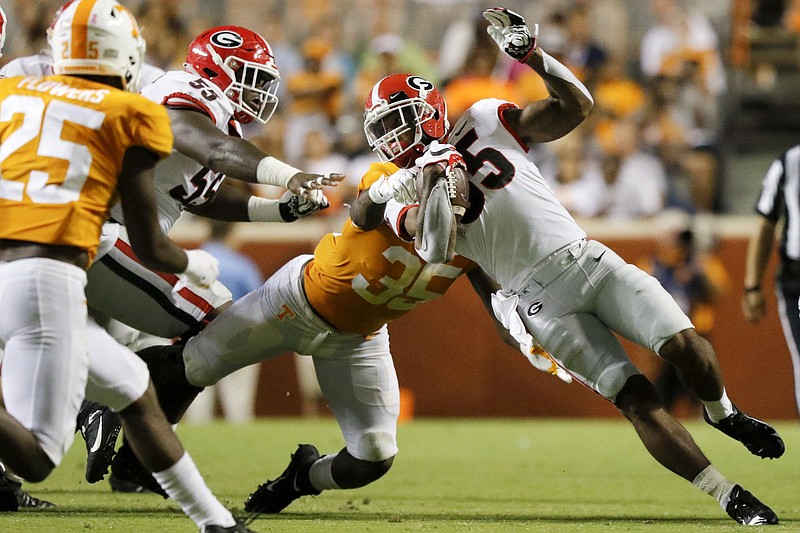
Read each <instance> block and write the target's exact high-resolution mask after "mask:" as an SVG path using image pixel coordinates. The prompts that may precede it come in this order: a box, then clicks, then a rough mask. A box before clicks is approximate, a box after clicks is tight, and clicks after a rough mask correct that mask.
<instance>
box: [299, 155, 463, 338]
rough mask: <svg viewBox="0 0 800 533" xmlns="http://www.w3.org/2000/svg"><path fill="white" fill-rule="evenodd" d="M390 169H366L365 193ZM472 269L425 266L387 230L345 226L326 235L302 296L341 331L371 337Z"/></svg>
mask: <svg viewBox="0 0 800 533" xmlns="http://www.w3.org/2000/svg"><path fill="white" fill-rule="evenodd" d="M396 171H397V167H396V166H395V165H393V164H391V163H376V164H373V165H372V166H371V167H370V170H369V171H368V172H367V173H366V174H365V176H364V178H362V180H361V184H360V185H359V191H363V190H365V189H367V188H369V186H370V185H371V184H372V183H373V182H375V180H377V179H378V178H379V177H381V176H382V175H385V174H391V173H393V172H396ZM474 268H476V265H475V264H474V263H473V262H472V261H470V260H468V259H466V258H464V257H461V256H456V257H455V258H454V259H453V261H451V262H450V263H445V264H441V265H440V264H428V263H426V262H425V261H424V260H423V259H422V258H420V257H419V255H417V252H416V251H415V249H414V243H413V242H407V241H404V240H402V239H400V238H399V237H398V236H397V235H396V234H395V233H394V231H393V230H392V229H391V228H390V227H389V226H388V225H382V226H380V227H379V228H377V229H374V230H370V231H363V230H361V229H359V228H358V227H356V226H355V225H354V224H353V223H352V221H351V220H349V219H348V220H347V221H346V222H345V224H344V228H343V230H342V233H341V234H335V233H329V234H327V235H325V237H323V238H322V240H321V241H320V243H319V244H318V245H317V248H316V249H315V250H314V259H313V260H312V261H311V262H310V263H309V264H308V266H307V267H306V269H305V280H304V281H305V292H306V297H307V298H308V301H309V303H310V304H311V306H312V307H313V308H314V309H315V310H316V311H317V312H318V313H319V314H320V315H321V316H322V318H324V319H325V320H326V321H327V322H328V323H329V324H331V325H332V326H334V327H336V328H337V329H339V330H341V331H345V332H348V333H358V334H361V335H369V334H370V333H374V332H375V331H377V330H378V329H380V328H381V327H382V326H383V325H384V324H386V323H388V322H390V321H392V320H394V319H396V318H399V317H401V316H403V315H404V314H406V313H407V312H408V311H410V310H411V309H413V308H414V307H416V306H417V305H419V304H421V303H423V302H427V301H428V300H432V299H434V298H437V297H439V296H441V295H442V294H444V293H445V291H446V290H447V289H448V288H449V287H450V285H452V284H453V282H454V281H455V280H456V278H458V276H460V275H461V274H463V273H464V272H467V271H469V270H473V269H474Z"/></svg>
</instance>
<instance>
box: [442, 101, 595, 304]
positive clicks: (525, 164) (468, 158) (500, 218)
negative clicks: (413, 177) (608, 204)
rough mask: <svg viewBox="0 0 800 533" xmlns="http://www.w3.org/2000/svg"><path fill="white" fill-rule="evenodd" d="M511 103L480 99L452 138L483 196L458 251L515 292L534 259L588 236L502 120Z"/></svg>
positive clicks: (460, 238)
mask: <svg viewBox="0 0 800 533" xmlns="http://www.w3.org/2000/svg"><path fill="white" fill-rule="evenodd" d="M508 107H516V105H515V104H512V103H510V102H507V101H504V100H498V99H485V100H480V101H478V102H476V103H475V104H473V105H472V107H470V108H469V109H468V110H467V111H466V112H465V113H464V114H463V115H462V116H461V118H460V119H459V121H458V122H457V123H456V125H455V127H454V128H453V130H452V133H451V134H450V137H449V138H448V142H449V143H450V144H453V145H455V147H456V148H457V149H458V151H459V152H460V153H461V155H462V156H463V157H464V161H465V162H466V164H467V169H468V172H469V175H470V182H471V183H472V184H473V185H475V186H476V187H477V189H478V190H479V191H480V193H483V196H484V200H485V204H484V206H483V210H482V211H481V214H480V215H479V216H478V219H477V220H476V221H475V222H472V223H471V224H467V225H462V226H460V228H459V234H458V239H457V241H456V253H458V254H459V255H463V256H465V257H468V258H469V259H472V260H473V261H475V262H476V263H478V265H480V267H481V268H482V269H483V270H484V272H486V273H487V274H488V275H489V276H491V277H492V278H493V279H494V280H495V281H497V282H498V283H499V284H500V286H501V287H502V288H503V289H505V290H507V291H513V292H517V291H520V290H522V288H523V287H525V285H526V282H527V281H528V279H529V278H530V276H531V271H532V270H533V267H534V265H536V263H538V262H539V261H541V260H542V259H544V258H546V257H547V256H549V255H550V254H552V253H553V252H555V251H557V250H560V249H561V248H563V247H565V246H566V245H568V244H569V243H571V242H574V241H576V240H579V239H583V238H585V237H586V232H584V231H583V229H581V228H580V226H578V224H577V223H576V222H575V220H574V219H573V218H572V216H571V215H570V214H569V213H568V212H567V210H566V209H565V208H564V207H563V206H562V205H561V203H560V202H559V201H558V199H557V198H556V195H555V194H554V193H553V191H552V190H551V189H550V186H549V185H548V184H547V181H546V180H545V179H544V178H543V177H542V175H541V173H540V172H539V169H538V167H537V166H536V165H535V164H534V163H533V161H531V160H530V159H529V158H528V157H527V155H526V154H527V153H528V146H527V145H526V144H525V142H524V141H522V140H521V139H519V138H517V137H516V136H515V135H514V134H513V133H512V131H511V130H510V129H509V128H507V127H506V125H505V124H504V123H503V119H502V112H503V110H504V109H506V108H508ZM473 190H474V189H473ZM471 194H474V193H471Z"/></svg>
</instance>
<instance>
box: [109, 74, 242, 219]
mask: <svg viewBox="0 0 800 533" xmlns="http://www.w3.org/2000/svg"><path fill="white" fill-rule="evenodd" d="M141 93H142V95H143V96H145V97H146V98H149V99H150V100H152V101H154V102H157V103H159V104H162V105H165V106H167V107H169V108H185V109H193V110H195V111H198V112H200V113H203V114H204V115H206V116H208V117H209V118H210V119H211V120H212V121H214V124H216V126H217V128H218V129H220V130H221V131H223V132H225V133H226V134H227V135H234V136H237V137H241V136H242V130H241V126H240V125H239V123H238V122H237V121H236V120H234V119H233V112H234V109H233V106H232V105H231V103H230V101H229V100H228V98H227V97H226V96H225V94H223V92H222V91H221V90H220V89H219V87H217V86H216V85H214V84H213V83H210V82H209V81H207V80H204V79H202V78H200V77H198V76H197V75H196V74H190V73H188V72H183V71H170V72H167V73H166V74H164V75H163V76H161V77H160V78H159V79H157V80H156V81H155V82H154V83H152V84H150V85H148V86H146V87H145V88H144V89H142V91H141ZM224 178H225V176H224V175H223V174H221V173H218V172H214V171H213V170H210V169H207V168H204V167H203V166H202V165H201V164H200V163H198V162H196V161H195V160H194V159H192V158H190V157H187V156H185V155H183V154H181V153H179V152H178V151H176V150H174V149H173V151H172V155H170V156H169V157H167V158H166V159H164V160H162V161H160V162H159V163H158V164H157V165H156V168H155V189H156V200H157V202H158V217H159V223H160V225H161V229H162V231H164V233H168V232H169V230H170V229H171V228H172V226H173V225H174V224H175V221H177V220H178V218H179V217H180V216H181V213H182V212H183V210H184V208H185V207H186V206H188V205H202V204H204V203H205V202H207V201H208V200H210V199H211V198H212V197H213V196H214V194H215V193H216V192H217V190H218V189H219V187H220V185H222V181H223V179H224ZM111 217H112V218H113V219H114V220H116V221H117V222H120V223H123V224H124V223H125V220H124V217H123V214H122V206H120V205H119V204H117V205H116V206H114V207H113V208H112V209H111Z"/></svg>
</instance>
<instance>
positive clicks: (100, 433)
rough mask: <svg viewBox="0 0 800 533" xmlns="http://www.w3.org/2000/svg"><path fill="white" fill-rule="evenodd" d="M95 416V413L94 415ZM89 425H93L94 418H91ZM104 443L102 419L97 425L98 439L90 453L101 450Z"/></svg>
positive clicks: (101, 418)
mask: <svg viewBox="0 0 800 533" xmlns="http://www.w3.org/2000/svg"><path fill="white" fill-rule="evenodd" d="M92 414H94V413H92ZM89 423H90V424H91V423H92V417H91V416H89ZM102 443H103V417H102V416H101V417H100V420H99V421H98V423H97V437H95V439H94V443H93V444H92V447H91V448H90V449H89V453H94V452H96V451H97V450H99V449H100V445H101V444H102Z"/></svg>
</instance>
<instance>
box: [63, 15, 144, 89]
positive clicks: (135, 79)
mask: <svg viewBox="0 0 800 533" xmlns="http://www.w3.org/2000/svg"><path fill="white" fill-rule="evenodd" d="M49 40H50V47H51V48H52V50H53V72H54V73H55V74H70V75H77V74H84V75H93V76H119V77H120V79H122V86H123V88H125V89H126V90H128V91H132V92H135V91H136V90H137V89H138V84H139V75H140V73H141V69H142V62H143V61H144V54H145V42H144V39H143V38H142V34H141V32H140V31H139V25H138V24H137V23H136V19H134V18H133V14H131V12H130V11H128V9H127V8H125V7H124V6H123V5H121V4H120V3H119V2H116V0H76V1H74V2H71V3H69V4H66V5H65V6H64V9H63V11H62V12H61V14H59V15H58V18H57V19H56V21H55V23H54V24H53V26H52V32H51V33H50V39H49Z"/></svg>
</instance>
